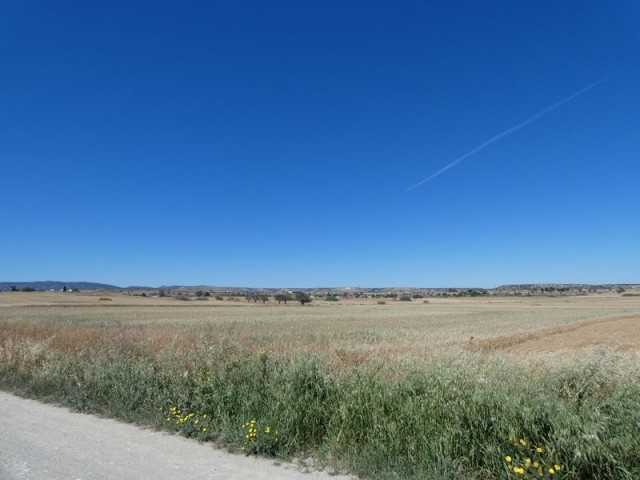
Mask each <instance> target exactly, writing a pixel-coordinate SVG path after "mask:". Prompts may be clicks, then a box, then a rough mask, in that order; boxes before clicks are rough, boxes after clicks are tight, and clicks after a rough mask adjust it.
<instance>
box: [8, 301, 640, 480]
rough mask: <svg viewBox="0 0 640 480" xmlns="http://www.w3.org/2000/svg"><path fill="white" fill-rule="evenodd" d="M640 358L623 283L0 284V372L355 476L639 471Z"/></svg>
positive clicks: (119, 411) (51, 394)
mask: <svg viewBox="0 0 640 480" xmlns="http://www.w3.org/2000/svg"><path fill="white" fill-rule="evenodd" d="M638 372H640V297H639V296H634V295H627V296H621V295H618V294H615V293H604V294H593V295H585V296H558V297H545V296H530V297H529V296H519V297H515V296H513V297H507V296H505V297H499V296H492V297H485V298H456V299H453V298H430V299H428V301H423V300H422V299H420V300H414V301H412V302H400V301H393V300H386V303H384V304H380V303H379V301H378V300H376V299H348V300H340V301H339V302H326V301H323V300H314V302H313V303H311V304H308V305H305V306H300V305H298V304H293V303H290V304H288V305H278V304H277V303H276V302H274V301H273V300H271V301H270V302H267V303H266V304H262V303H253V302H251V303H249V302H247V301H244V300H241V299H227V298H225V299H223V300H215V299H213V298H210V299H208V300H207V301H195V300H192V301H183V300H178V299H175V298H172V297H162V298H160V297H151V296H148V297H141V296H133V295H128V294H124V293H104V292H103V293H100V294H93V293H40V292H32V293H22V292H11V293H8V292H7V293H2V294H0V386H1V387H2V388H4V389H7V390H12V391H16V392H19V393H21V394H24V395H27V396H31V397H37V398H45V399H49V400H52V401H56V402H60V403H64V404H66V405H69V406H71V407H72V408H75V409H77V410H81V411H87V412H96V413H100V414H103V415H109V416H113V417H116V418H120V419H123V420H125V421H131V422H136V423H140V424H145V425H152V426H154V427H156V428H162V429H169V430H172V431H176V432H178V433H181V434H183V435H186V436H189V437H195V438H197V439H199V440H203V441H212V442H216V443H219V444H221V445H225V446H227V447H228V448H231V449H234V448H237V450H238V451H243V452H245V453H246V454H258V455H266V456H274V457H278V458H291V457H292V456H298V457H300V456H303V457H310V458H313V459H314V461H317V462H320V463H322V464H326V465H329V466H331V467H332V468H335V469H337V470H343V471H345V472H350V473H355V474H357V475H360V476H362V477H363V478H389V479H391V478H407V479H408V478H452V479H453V478H482V479H492V478H552V477H553V478H572V479H573V478H576V479H577V478H638V476H640V462H639V461H638V458H640V449H639V447H638V442H637V438H640V404H639V403H638V398H640V382H639V381H638ZM530 449H533V450H530ZM534 464H535V465H534ZM556 467H557V468H556Z"/></svg>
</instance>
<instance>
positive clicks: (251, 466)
mask: <svg viewBox="0 0 640 480" xmlns="http://www.w3.org/2000/svg"><path fill="white" fill-rule="evenodd" d="M349 478H351V477H346V476H342V475H329V474H328V473H326V472H311V473H304V472H302V471H301V470H300V469H299V467H296V466H294V465H289V464H283V465H277V464H276V463H275V462H274V461H271V460H266V459H259V458H255V457H245V456H243V455H234V454H230V453H227V452H224V451H221V450H216V449H215V448H214V447H213V446H212V445H211V444H201V443H198V442H196V441H193V440H188V439H186V438H183V437H179V436H176V435H169V434H166V433H161V432H156V431H152V430H145V429H142V428H139V427H136V426H134V425H129V424H124V423H119V422H117V421H115V420H109V419H104V418H98V417H94V416H91V415H85V414H80V413H72V412H70V411H69V410H67V409H65V408H60V407H55V406H52V405H47V404H42V403H39V402H36V401H33V400H27V399H23V398H20V397H17V396H15V395H11V394H9V393H5V392H0V479H2V480H23V479H28V480H94V479H95V480H106V479H109V480H127V479H132V480H143V479H149V480H165V479H166V480H174V479H184V480H204V479H227V480H240V479H242V480H246V479H251V480H261V479H265V480H266V479H271V480H325V479H333V480H348V479H349Z"/></svg>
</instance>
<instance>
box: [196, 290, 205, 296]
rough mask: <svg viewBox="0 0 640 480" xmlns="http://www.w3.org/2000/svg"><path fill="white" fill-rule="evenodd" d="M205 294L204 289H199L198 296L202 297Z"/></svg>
mask: <svg viewBox="0 0 640 480" xmlns="http://www.w3.org/2000/svg"><path fill="white" fill-rule="evenodd" d="M203 295H204V292H203V291H202V290H197V291H196V297H201V296H203Z"/></svg>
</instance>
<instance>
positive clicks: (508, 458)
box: [504, 455, 511, 463]
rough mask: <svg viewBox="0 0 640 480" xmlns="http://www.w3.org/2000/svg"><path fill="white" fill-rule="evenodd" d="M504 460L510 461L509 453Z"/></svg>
mask: <svg viewBox="0 0 640 480" xmlns="http://www.w3.org/2000/svg"><path fill="white" fill-rule="evenodd" d="M504 461H505V462H507V463H508V462H511V457H510V456H509V455H507V456H506V457H504Z"/></svg>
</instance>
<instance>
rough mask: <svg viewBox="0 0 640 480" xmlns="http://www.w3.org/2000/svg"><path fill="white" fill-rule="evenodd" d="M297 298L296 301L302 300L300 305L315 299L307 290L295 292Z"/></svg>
mask: <svg viewBox="0 0 640 480" xmlns="http://www.w3.org/2000/svg"><path fill="white" fill-rule="evenodd" d="M294 295H295V299H296V301H298V302H300V305H304V304H305V303H311V302H312V301H313V299H312V298H311V295H309V294H308V293H306V292H295V293H294Z"/></svg>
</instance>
